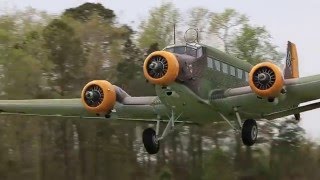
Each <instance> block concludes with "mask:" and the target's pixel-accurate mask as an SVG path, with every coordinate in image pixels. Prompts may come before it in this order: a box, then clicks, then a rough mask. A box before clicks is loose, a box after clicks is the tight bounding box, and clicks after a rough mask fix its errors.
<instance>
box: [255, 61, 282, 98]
mask: <svg viewBox="0 0 320 180" xmlns="http://www.w3.org/2000/svg"><path fill="white" fill-rule="evenodd" d="M283 84H284V80H283V76H282V73H281V70H280V69H279V67H278V66H276V65H275V64H272V63H270V62H263V63H260V64H257V65H255V66H254V67H253V68H252V69H251V71H250V73H249V85H250V87H251V89H252V91H253V92H255V93H256V94H257V95H258V96H260V97H268V98H273V97H277V96H278V95H279V94H280V92H281V90H282V89H283Z"/></svg>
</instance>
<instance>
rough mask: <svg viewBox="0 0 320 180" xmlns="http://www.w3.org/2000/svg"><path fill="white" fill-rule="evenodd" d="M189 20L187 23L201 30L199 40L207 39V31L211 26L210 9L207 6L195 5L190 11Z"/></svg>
mask: <svg viewBox="0 0 320 180" xmlns="http://www.w3.org/2000/svg"><path fill="white" fill-rule="evenodd" d="M188 15H189V17H188V21H187V24H188V26H189V27H193V28H195V29H197V30H198V31H199V33H200V34H199V35H200V36H199V41H201V40H203V39H206V35H208V33H207V31H208V28H209V23H208V22H209V21H210V15H211V13H210V11H209V10H208V9H206V8H202V7H195V8H192V9H191V10H190V11H189V12H188Z"/></svg>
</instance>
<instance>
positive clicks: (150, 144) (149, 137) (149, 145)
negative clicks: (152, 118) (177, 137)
mask: <svg viewBox="0 0 320 180" xmlns="http://www.w3.org/2000/svg"><path fill="white" fill-rule="evenodd" d="M180 116H181V114H180V115H179V116H177V117H176V118H175V114H174V112H173V111H172V112H171V116H170V117H169V121H168V123H167V126H166V127H165V129H164V130H163V132H162V135H161V136H160V137H159V129H160V121H159V120H158V121H157V124H156V131H155V130H154V129H152V128H147V129H145V130H144V131H143V133H142V142H143V145H144V147H145V148H146V151H147V152H148V153H149V154H156V153H157V152H158V151H159V149H160V141H161V140H163V139H164V138H165V137H167V135H168V134H169V133H171V132H173V131H174V129H175V124H174V123H175V121H177V120H178V119H179V118H180ZM180 125H181V126H182V125H183V124H182V123H181V124H180Z"/></svg>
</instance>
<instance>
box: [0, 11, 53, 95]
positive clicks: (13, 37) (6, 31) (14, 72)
mask: <svg viewBox="0 0 320 180" xmlns="http://www.w3.org/2000/svg"><path fill="white" fill-rule="evenodd" d="M49 18H50V15H48V14H47V13H45V12H39V11H36V10H34V9H32V8H27V9H26V10H23V11H16V12H14V13H11V14H7V15H3V16H1V17H0V44H1V45H0V64H1V74H2V76H1V85H2V89H1V90H2V93H3V94H4V95H5V96H6V98H11V99H16V98H41V97H48V96H50V95H49V93H46V96H43V95H44V94H45V93H43V90H44V88H45V85H46V81H45V77H44V76H43V74H44V72H45V71H46V70H48V69H49V68H50V67H49V66H50V63H48V61H47V60H46V59H47V58H46V57H47V54H46V51H45V49H44V48H43V38H42V36H41V33H40V32H41V30H42V28H43V26H44V24H45V23H46V20H47V19H49Z"/></svg>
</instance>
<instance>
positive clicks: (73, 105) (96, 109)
mask: <svg viewBox="0 0 320 180" xmlns="http://www.w3.org/2000/svg"><path fill="white" fill-rule="evenodd" d="M105 85H108V87H105ZM92 86H93V87H94V88H98V87H99V88H100V87H101V89H99V90H97V91H96V90H94V89H90V87H89V88H88V89H84V91H83V92H82V97H81V98H75V99H28V100H0V112H1V113H19V114H29V115H30V114H33V115H47V116H48V115H49V116H52V115H53V116H76V117H86V118H89V117H90V118H92V117H106V118H111V119H121V118H122V119H124V118H130V119H140V120H145V119H157V118H161V117H164V116H165V117H166V115H167V109H166V107H165V105H163V104H162V103H161V101H160V100H159V98H158V97H157V96H145V97H131V96H129V95H128V94H127V93H126V92H124V91H123V90H122V89H121V88H119V87H117V86H113V85H111V86H110V83H109V84H108V82H107V81H95V82H94V83H91V87H92ZM91 91H92V92H93V96H92V97H93V99H90V98H91V97H89V95H90V93H88V92H91ZM112 92H113V93H114V98H112V94H111V93H112ZM86 93H87V94H86ZM94 93H96V94H94ZM95 95H97V96H95Z"/></svg>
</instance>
